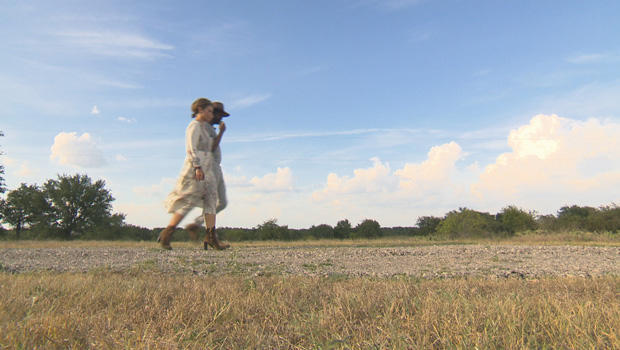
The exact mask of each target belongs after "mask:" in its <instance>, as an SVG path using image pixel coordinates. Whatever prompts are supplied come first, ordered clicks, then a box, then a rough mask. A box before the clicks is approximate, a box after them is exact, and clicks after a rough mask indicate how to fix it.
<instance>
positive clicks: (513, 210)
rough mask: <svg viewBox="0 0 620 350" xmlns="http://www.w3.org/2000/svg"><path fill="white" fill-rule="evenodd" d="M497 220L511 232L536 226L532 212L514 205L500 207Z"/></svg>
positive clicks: (531, 228)
mask: <svg viewBox="0 0 620 350" xmlns="http://www.w3.org/2000/svg"><path fill="white" fill-rule="evenodd" d="M497 221H499V222H500V223H501V225H502V228H503V229H504V230H505V231H507V232H509V233H511V234H514V233H515V232H520V231H526V230H533V229H535V228H536V220H535V219H534V214H533V213H528V212H526V211H525V210H522V209H519V208H517V207H516V206H514V205H510V206H507V207H506V208H504V209H502V211H501V212H500V213H499V214H497Z"/></svg>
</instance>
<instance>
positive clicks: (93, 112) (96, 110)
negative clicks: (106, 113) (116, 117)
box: [90, 105, 101, 115]
mask: <svg viewBox="0 0 620 350" xmlns="http://www.w3.org/2000/svg"><path fill="white" fill-rule="evenodd" d="M99 113H101V112H100V111H99V108H98V107H97V105H94V106H93V108H92V109H91V110H90V114H92V115H97V114H99Z"/></svg>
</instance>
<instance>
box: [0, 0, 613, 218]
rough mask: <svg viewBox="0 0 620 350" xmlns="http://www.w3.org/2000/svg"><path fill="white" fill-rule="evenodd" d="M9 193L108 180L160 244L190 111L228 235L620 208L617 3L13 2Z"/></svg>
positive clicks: (121, 204) (7, 95)
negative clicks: (215, 103)
mask: <svg viewBox="0 0 620 350" xmlns="http://www.w3.org/2000/svg"><path fill="white" fill-rule="evenodd" d="M1 6H2V9H3V10H2V11H0V40H1V41H2V43H3V53H2V54H1V55H0V67H1V68H0V118H1V122H0V130H2V131H3V132H4V134H5V137H3V138H2V140H0V144H1V147H2V150H3V151H4V153H5V155H4V156H2V158H1V159H2V164H4V165H5V166H6V168H7V173H6V176H5V177H6V180H7V184H8V185H9V188H15V187H16V186H18V185H19V183H21V182H26V183H42V182H43V181H45V180H46V179H48V178H53V177H55V176H56V174H58V173H68V174H73V173H86V174H88V175H90V176H91V177H93V178H96V179H99V178H101V179H105V180H106V182H107V184H108V187H109V188H110V189H111V190H112V193H113V195H114V197H115V198H116V201H115V210H117V211H120V212H123V213H125V214H127V220H126V221H127V222H128V223H133V224H139V225H144V226H149V227H153V226H163V225H164V224H165V223H166V222H167V220H168V215H167V214H166V213H165V210H164V209H163V204H162V202H163V200H164V198H165V196H166V194H167V193H168V192H169V191H170V190H171V189H172V187H173V186H174V181H175V178H176V176H177V174H178V172H179V170H180V168H181V165H182V162H183V158H184V153H185V151H184V141H183V138H184V130H185V127H186V125H187V123H188V122H189V121H190V109H189V106H190V104H191V102H192V101H193V100H194V99H195V98H197V97H207V98H210V99H214V100H221V101H223V102H224V103H225V105H226V106H227V109H229V111H230V113H231V114H232V116H231V117H230V118H228V119H227V125H228V130H227V132H226V134H225V137H224V139H223V142H222V150H223V155H224V160H223V168H224V172H225V177H226V181H227V184H228V192H229V197H230V198H229V200H230V206H229V208H228V209H227V210H225V211H224V212H223V213H222V215H220V216H219V217H218V221H219V222H218V223H219V224H220V225H224V226H244V227H252V226H255V225H257V224H260V223H262V222H263V221H265V220H267V219H269V218H277V219H278V220H279V223H281V224H286V225H289V226H291V227H308V226H310V225H312V224H321V223H327V224H332V225H334V224H335V223H336V221H337V220H339V219H342V218H349V219H350V220H351V221H352V222H353V223H354V224H355V223H357V222H359V221H360V220H362V219H364V218H373V219H377V220H378V221H379V222H380V223H381V224H383V225H385V226H396V225H401V226H408V225H414V224H415V221H416V219H417V217H418V216H421V215H442V214H444V213H445V212H446V211H448V210H452V209H456V208H458V207H461V206H468V207H471V208H474V209H477V210H483V211H492V212H494V211H497V210H499V209H501V208H502V207H504V206H506V205H509V204H515V205H518V206H521V207H523V208H527V209H532V210H537V211H538V212H540V213H553V212H555V210H557V209H558V208H559V207H560V206H563V205H566V204H580V205H593V206H598V205H603V204H610V203H612V202H615V203H619V202H620V201H619V200H620V153H619V151H618V149H620V145H618V141H617V139H619V138H620V99H619V98H618V96H619V95H620V65H619V63H620V43H619V42H618V39H617V34H618V33H619V32H620V24H618V21H617V16H616V15H617V13H619V10H620V3H618V2H615V1H598V2H583V1H514V2H505V1H504V2H500V1H449V0H445V1H439V0H426V1H415V0H383V1H382V0H342V1H312V2H309V1H263V2H249V1H218V2H215V1H213V2H210V1H196V2H193V1H182V2H172V1H148V2H147V1H140V2H139V1H136V2H130V3H128V2H121V1H105V2H98V3H97V4H93V2H78V1H75V2H74V1H54V2H49V1H29V2H24V1H2V2H1Z"/></svg>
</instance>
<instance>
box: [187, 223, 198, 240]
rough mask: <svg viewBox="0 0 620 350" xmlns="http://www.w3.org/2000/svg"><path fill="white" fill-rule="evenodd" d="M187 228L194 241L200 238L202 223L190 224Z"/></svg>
mask: <svg viewBox="0 0 620 350" xmlns="http://www.w3.org/2000/svg"><path fill="white" fill-rule="evenodd" d="M185 230H187V232H188V233H189V238H191V240H192V241H197V240H198V234H199V233H200V225H197V224H189V225H187V226H185Z"/></svg>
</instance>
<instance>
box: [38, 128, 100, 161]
mask: <svg viewBox="0 0 620 350" xmlns="http://www.w3.org/2000/svg"><path fill="white" fill-rule="evenodd" d="M51 152H52V153H51V154H50V159H52V160H56V161H57V162H58V163H60V164H64V165H76V166H80V167H84V168H90V167H100V166H103V165H105V164H106V161H105V158H104V157H103V153H102V152H101V150H100V149H99V148H98V146H97V144H96V143H95V141H94V140H93V139H92V137H91V136H90V134H89V133H83V134H82V135H81V136H77V133H75V132H61V133H59V134H58V135H56V137H54V144H53V145H52V147H51Z"/></svg>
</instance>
